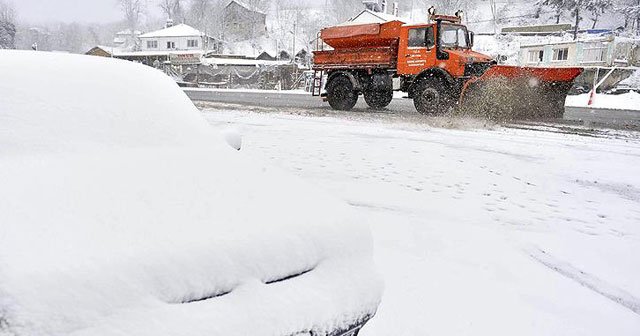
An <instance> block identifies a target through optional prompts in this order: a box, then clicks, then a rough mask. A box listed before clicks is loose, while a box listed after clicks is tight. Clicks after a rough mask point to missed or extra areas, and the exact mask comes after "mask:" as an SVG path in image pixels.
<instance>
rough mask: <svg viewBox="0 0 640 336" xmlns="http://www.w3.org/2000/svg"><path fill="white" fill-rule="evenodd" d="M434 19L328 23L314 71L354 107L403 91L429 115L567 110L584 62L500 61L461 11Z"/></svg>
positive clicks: (334, 100)
mask: <svg viewBox="0 0 640 336" xmlns="http://www.w3.org/2000/svg"><path fill="white" fill-rule="evenodd" d="M431 21H432V22H431V23H425V24H415V25H408V24H405V23H403V22H401V21H389V22H385V23H370V24H355V25H341V26H335V27H329V28H325V29H323V30H322V31H321V32H320V39H321V41H322V42H323V43H324V44H326V45H328V46H330V47H331V49H329V50H317V51H314V63H313V69H314V70H316V72H317V73H320V74H322V73H326V75H327V81H326V85H325V89H326V96H325V99H326V100H328V102H329V104H330V105H331V106H332V107H333V108H335V109H340V110H349V109H351V108H353V106H354V105H355V103H356V101H357V99H358V96H359V95H360V94H362V95H363V96H364V99H365V101H366V102H367V104H368V105H369V106H371V107H372V108H383V107H386V106H387V105H388V104H389V103H390V102H391V99H392V98H393V91H398V90H400V91H404V92H407V93H408V95H409V97H410V98H412V99H413V101H414V105H415V107H416V109H417V110H418V112H420V113H423V114H443V113H446V112H448V111H449V110H450V109H451V108H457V109H458V110H460V111H462V112H469V113H473V114H475V115H478V114H480V115H484V116H487V117H493V116H496V117H500V118H508V119H512V118H528V119H532V118H541V117H561V116H562V113H563V112H564V99H565V97H566V95H567V93H568V91H569V89H570V88H571V86H572V85H573V82H574V80H575V78H576V77H577V76H578V75H580V73H581V72H582V69H581V68H575V67H571V68H569V67H567V68H540V67H517V66H505V65H497V64H496V61H494V60H493V59H491V58H490V57H489V56H487V55H484V54H481V53H478V52H475V51H473V50H471V47H472V46H473V40H474V34H473V33H472V32H468V31H467V29H466V27H465V26H464V25H462V24H461V23H460V21H461V20H460V18H459V17H457V16H446V15H432V16H431ZM324 44H323V45H324ZM322 49H324V48H322ZM320 78H321V77H320ZM320 86H321V83H320V84H319V85H318V83H317V82H316V83H314V89H315V90H314V94H316V95H320Z"/></svg>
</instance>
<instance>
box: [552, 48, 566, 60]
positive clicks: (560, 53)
mask: <svg viewBox="0 0 640 336" xmlns="http://www.w3.org/2000/svg"><path fill="white" fill-rule="evenodd" d="M568 58H569V48H561V49H553V60H554V61H566V60H567V59H568Z"/></svg>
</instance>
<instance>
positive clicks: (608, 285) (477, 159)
mask: <svg viewBox="0 0 640 336" xmlns="http://www.w3.org/2000/svg"><path fill="white" fill-rule="evenodd" d="M203 112H204V114H205V116H206V118H207V119H208V120H209V122H210V123H211V124H212V125H214V126H216V127H218V126H221V127H227V126H229V125H230V126H232V127H234V128H236V129H238V131H239V132H240V133H241V134H242V135H243V142H244V145H243V151H245V152H246V154H247V155H252V156H256V157H258V158H260V159H265V160H268V161H271V162H272V163H273V164H275V165H276V166H279V167H281V168H282V169H284V170H287V171H290V172H292V173H294V174H295V175H298V176H300V177H301V178H303V179H305V180H307V181H308V182H309V183H312V184H315V185H316V186H317V187H318V188H322V189H325V190H327V191H328V192H330V193H332V194H334V195H335V196H336V197H339V198H341V199H343V200H344V201H345V202H348V203H349V204H351V205H352V206H353V208H354V209H356V210H358V211H359V212H360V213H361V214H362V216H363V219H364V220H367V221H369V222H370V223H371V225H372V231H373V236H374V242H375V248H376V262H377V263H378V267H379V270H380V272H381V273H382V274H383V276H384V278H385V281H386V292H385V296H384V298H383V302H382V305H381V306H380V309H379V312H378V315H377V316H376V318H375V319H374V320H372V321H371V322H370V324H369V325H367V327H366V328H365V329H364V330H363V333H362V335H363V336H369V335H398V336H399V335H412V336H414V335H639V334H640V174H638V167H640V140H638V139H639V138H638V134H637V133H616V136H615V137H614V136H611V137H591V136H579V135H573V134H562V133H552V132H543V131H532V130H518V129H510V128H496V129H493V130H489V129H484V128H475V129H474V128H466V129H444V128H434V127H431V126H429V125H426V124H416V123H406V122H404V121H402V120H389V119H385V118H375V117H372V118H360V119H357V118H356V119H354V118H347V117H345V116H339V115H332V116H331V117H322V116H317V115H313V116H307V115H304V114H306V113H301V114H303V115H292V114H290V113H289V114H285V113H259V112H260V111H257V112H256V111H253V112H251V111H241V110H240V111H239V110H235V111H234V110H230V109H224V108H222V109H221V108H208V109H207V108H205V109H204V110H203ZM471 126H478V125H475V124H471Z"/></svg>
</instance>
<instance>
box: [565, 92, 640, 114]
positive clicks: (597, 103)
mask: <svg viewBox="0 0 640 336" xmlns="http://www.w3.org/2000/svg"><path fill="white" fill-rule="evenodd" d="M588 102H589V93H585V94H581V95H575V96H567V99H566V101H565V105H566V106H578V107H582V106H588V105H587V103H588ZM591 106H592V107H598V108H609V109H620V110H639V109H640V93H637V92H629V93H623V94H619V95H606V94H596V95H595V97H594V98H593V104H592V105H591Z"/></svg>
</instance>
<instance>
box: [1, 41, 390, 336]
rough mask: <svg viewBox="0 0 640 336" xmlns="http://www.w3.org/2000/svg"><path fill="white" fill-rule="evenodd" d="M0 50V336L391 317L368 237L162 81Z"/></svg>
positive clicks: (325, 323)
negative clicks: (381, 313)
mask: <svg viewBox="0 0 640 336" xmlns="http://www.w3.org/2000/svg"><path fill="white" fill-rule="evenodd" d="M1 55H2V58H3V63H2V64H1V65H0V72H1V73H3V74H5V73H6V74H7V76H4V77H3V79H2V80H0V91H1V92H3V95H2V97H0V120H1V122H0V154H1V155H0V185H2V188H1V189H0V223H1V225H2V230H1V231H0V335H1V334H2V333H3V332H4V333H7V334H12V333H13V334H18V335H23V334H25V335H67V334H76V335H185V334H190V335H205V334H207V335H218V334H220V335H221V334H225V335H234V334H242V335H246V334H254V335H284V334H290V333H294V332H298V331H304V330H318V331H322V330H325V331H327V330H331V329H333V328H340V327H344V326H346V325H348V324H350V323H353V322H354V321H355V320H357V319H359V318H361V317H363V316H367V315H371V314H373V313H374V312H375V309H376V307H377V304H378V302H379V300H380V293H381V285H380V281H379V279H378V277H377V275H376V274H375V272H374V271H373V265H372V261H371V243H370V237H369V232H368V229H367V227H366V225H364V224H363V223H361V222H359V220H358V219H357V218H356V217H353V216H352V214H351V212H350V211H349V209H348V208H347V207H346V206H345V205H343V204H342V203H340V202H337V201H335V200H334V199H332V198H331V197H329V196H326V195H321V194H318V193H317V192H315V191H314V190H313V188H312V187H310V186H308V185H306V184H305V183H304V182H302V181H300V180H297V179H296V178H293V177H291V176H288V175H286V174H284V173H282V172H280V171H279V170H277V169H274V168H271V167H269V166H267V165H265V164H263V163H261V162H259V161H256V160H252V159H251V158H247V157H245V156H244V155H243V154H242V153H241V152H237V151H235V150H233V149H231V148H230V147H228V146H227V145H226V144H224V143H223V141H222V139H221V137H219V136H218V135H217V134H215V133H214V132H212V131H211V129H210V128H209V126H208V125H207V124H206V122H205V121H204V120H203V119H202V118H201V116H200V115H199V113H198V111H197V110H196V109H195V107H193V105H192V104H191V103H190V102H189V101H188V99H187V98H186V96H184V94H183V93H182V92H180V91H179V90H178V89H177V88H176V86H175V84H174V83H172V82H171V81H170V79H168V78H167V77H166V76H164V75H163V74H162V73H160V72H158V71H156V70H153V69H151V68H147V67H143V66H140V65H135V64H131V63H128V62H122V61H115V60H105V59H98V58H94V57H82V56H72V55H52V54H46V53H29V52H2V54H1ZM42 63H49V64H55V67H54V68H53V69H49V70H41V67H40V66H38V64H42ZM18 69H20V70H18ZM68 69H73V70H74V71H73V72H72V73H66V72H67V71H66V70H68ZM43 71H44V72H43ZM63 76H65V77H63ZM133 78H135V80H136V81H137V83H136V85H131V86H130V84H128V81H130V80H131V79H133ZM109 83H111V84H109ZM96 87H97V88H96ZM98 89H100V91H97V90H98ZM4 93H6V94H4Z"/></svg>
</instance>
